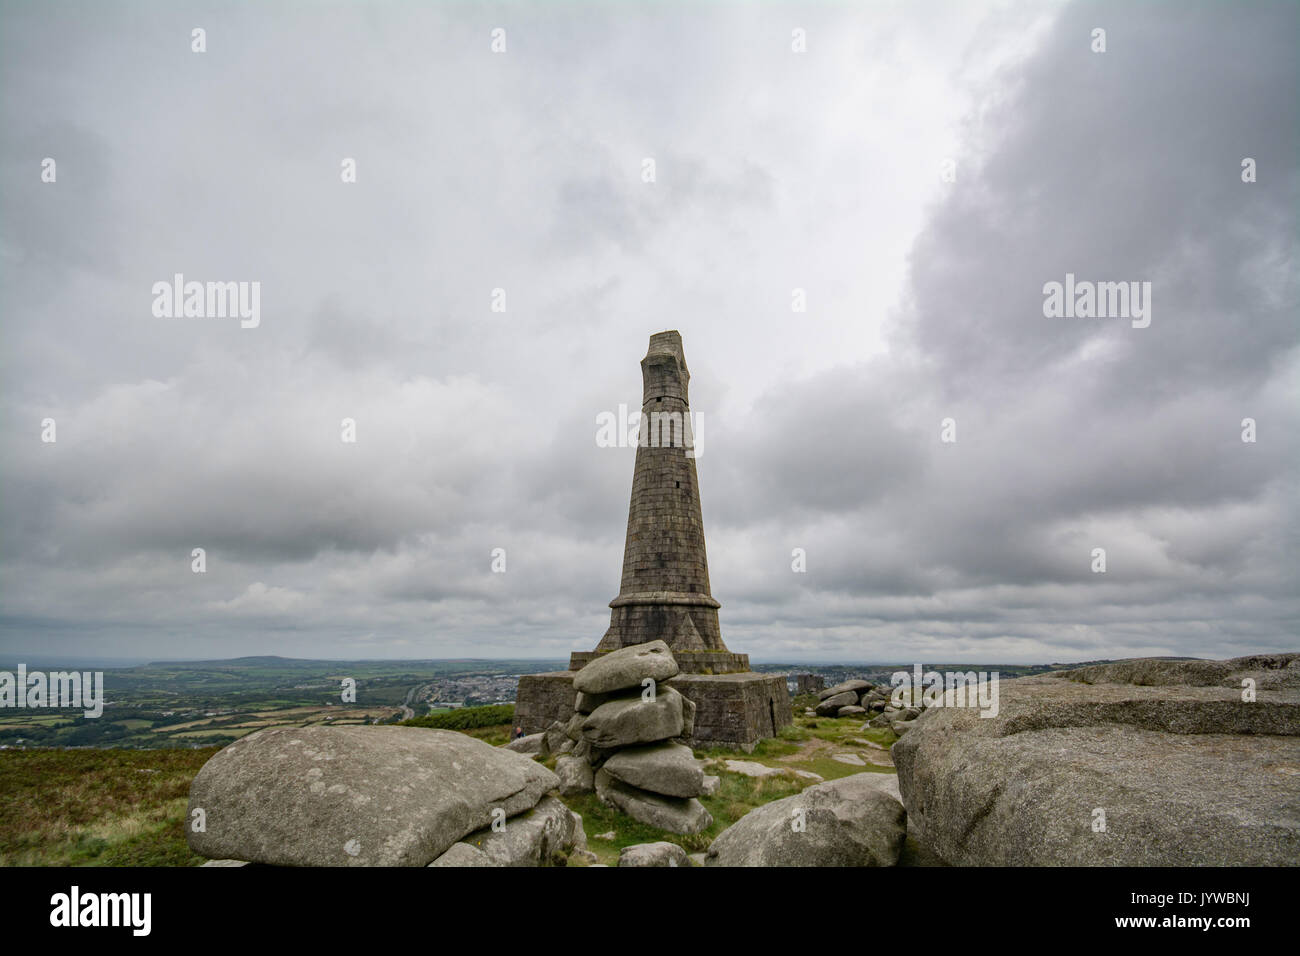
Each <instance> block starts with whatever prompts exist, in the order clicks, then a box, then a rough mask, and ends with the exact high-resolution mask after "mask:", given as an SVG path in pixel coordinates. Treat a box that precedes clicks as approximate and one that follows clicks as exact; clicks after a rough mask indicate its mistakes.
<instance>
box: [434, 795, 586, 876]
mask: <svg viewBox="0 0 1300 956" xmlns="http://www.w3.org/2000/svg"><path fill="white" fill-rule="evenodd" d="M579 834H582V835H581V837H579ZM460 842H461V843H462V844H464V845H467V846H470V847H472V848H473V849H475V850H478V851H479V852H481V853H482V854H483V855H484V856H486V857H487V858H488V860H489V861H490V864H491V865H494V866H554V865H556V864H560V865H563V863H564V861H565V860H566V859H567V857H568V854H569V851H571V850H573V849H574V847H575V846H581V847H584V848H585V847H586V845H587V837H586V834H585V833H582V818H581V817H580V816H578V815H577V814H576V813H573V812H572V811H571V810H569V808H568V807H566V806H565V805H564V804H562V803H561V802H560V801H559V800H557V799H555V798H554V797H549V796H548V797H542V799H541V800H540V801H538V803H537V806H535V807H534V808H533V809H531V810H527V811H525V812H524V813H521V814H519V815H518V816H515V817H511V818H510V819H508V820H506V821H505V825H504V826H503V827H502V828H501V829H500V830H493V829H492V828H491V827H490V826H488V827H485V828H483V829H481V830H478V831H476V832H474V833H471V834H470V835H469V836H467V837H465V838H464V839H462V840H461V841H460ZM443 855H444V856H445V855H446V854H443ZM439 859H441V857H440V858H439Z"/></svg>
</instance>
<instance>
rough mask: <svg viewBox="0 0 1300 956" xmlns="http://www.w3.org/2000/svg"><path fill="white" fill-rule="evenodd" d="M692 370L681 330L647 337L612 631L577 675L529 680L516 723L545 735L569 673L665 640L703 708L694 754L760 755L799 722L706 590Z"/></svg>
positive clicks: (680, 680) (567, 709) (683, 681)
mask: <svg viewBox="0 0 1300 956" xmlns="http://www.w3.org/2000/svg"><path fill="white" fill-rule="evenodd" d="M690 377H691V376H690V372H689V370H688V369H687V367H686V356H685V354H684V353H683V351H682V337H681V335H679V334H678V333H677V332H658V333H656V334H654V335H652V336H650V347H649V349H648V350H647V352H646V356H645V358H643V359H642V360H641V379H642V385H643V389H642V397H641V425H640V430H639V434H638V443H637V450H636V465H635V467H634V469H633V473H632V498H631V503H630V504H629V506H628V515H627V539H626V542H625V544H624V547H623V577H622V581H621V583H620V586H619V593H618V596H617V597H616V598H614V600H612V601H610V602H609V606H610V622H609V629H608V630H607V631H606V632H605V636H604V637H602V638H601V640H600V643H599V644H597V645H596V648H595V649H594V650H592V651H576V652H574V653H573V655H572V656H571V657H570V660H569V671H567V672H566V671H559V672H555V673H552V674H533V675H529V676H527V677H524V678H521V679H520V682H519V693H518V697H517V699H516V704H515V723H516V724H520V725H522V726H523V728H524V730H525V731H526V732H530V733H532V732H535V731H538V730H543V729H545V728H546V727H548V726H550V724H551V722H552V721H554V720H567V719H568V717H569V716H570V715H571V714H572V713H573V702H574V695H573V690H572V672H574V671H577V670H579V669H581V668H582V667H583V666H585V665H586V664H588V663H590V662H591V661H592V660H595V659H596V658H597V657H599V656H600V655H602V654H606V653H608V652H610V651H615V650H618V649H619V648H621V647H627V646H629V645H633V644H644V643H646V642H647V641H654V640H662V641H664V642H665V643H666V644H667V645H668V646H669V648H671V649H672V652H673V656H674V658H676V660H677V663H678V666H679V667H680V668H681V670H682V675H681V676H679V677H677V678H675V679H674V680H673V681H671V682H670V684H671V686H674V687H676V688H677V690H678V691H679V692H681V693H682V694H684V695H686V696H687V697H689V698H691V699H692V700H694V701H695V704H696V707H697V717H696V730H695V735H694V738H693V741H692V742H693V743H694V744H695V745H696V746H708V745H711V744H724V745H740V746H742V747H746V748H748V747H751V746H752V745H753V744H754V743H756V742H757V741H758V740H760V739H762V738H763V737H771V736H774V735H775V734H776V732H777V731H778V730H779V729H780V728H781V727H782V726H784V725H785V724H788V723H790V721H791V719H792V717H791V713H790V700H789V694H788V692H787V691H786V686H785V679H784V677H781V676H777V675H762V674H754V673H752V672H750V670H749V656H748V655H747V654H733V653H732V652H731V651H730V650H728V649H727V645H726V644H725V643H723V640H722V631H721V628H720V627H719V624H718V608H719V607H720V606H721V605H720V604H719V603H718V602H717V601H716V600H714V598H713V595H712V593H711V591H710V588H709V563H708V559H707V557H706V554H705V549H704V520H703V517H702V515H701V510H700V494H699V479H698V476H697V474H696V467H695V444H694V440H693V433H692V430H691V426H692V423H691V416H690V394H689V384H690Z"/></svg>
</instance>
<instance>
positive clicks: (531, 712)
mask: <svg viewBox="0 0 1300 956" xmlns="http://www.w3.org/2000/svg"><path fill="white" fill-rule="evenodd" d="M735 656H744V655H735ZM573 675H574V672H573V671H553V672H551V673H549V674H528V675H526V676H524V677H521V678H519V692H518V695H517V696H516V698H515V724H516V725H517V726H520V727H522V728H523V730H524V733H526V734H535V733H539V732H541V731H543V730H545V729H546V728H547V727H549V726H550V725H551V724H552V723H553V722H555V721H557V720H558V721H561V722H564V721H567V720H568V719H569V718H570V717H572V716H573V704H574V698H575V696H576V694H575V692H574V690H573ZM666 684H667V686H669V687H672V688H674V689H676V690H677V692H678V693H680V694H681V695H682V696H683V697H687V698H689V699H690V700H692V701H694V702H695V734H694V736H693V737H692V738H691V740H690V745H691V746H692V747H695V748H697V749H704V748H708V747H727V748H737V749H740V750H744V751H745V752H746V753H748V752H750V751H752V750H753V749H754V745H755V744H757V743H758V742H759V741H760V740H762V739H764V738H765V737H775V736H776V735H777V733H778V732H779V731H780V730H781V728H782V727H784V726H786V725H787V724H790V723H791V722H793V720H794V715H793V713H792V712H791V710H790V694H789V692H788V691H787V690H786V685H785V677H784V676H782V675H780V674H755V673H753V672H752V671H745V672H743V673H738V674H679V675H677V676H676V677H674V678H673V679H672V680H670V681H667V682H666Z"/></svg>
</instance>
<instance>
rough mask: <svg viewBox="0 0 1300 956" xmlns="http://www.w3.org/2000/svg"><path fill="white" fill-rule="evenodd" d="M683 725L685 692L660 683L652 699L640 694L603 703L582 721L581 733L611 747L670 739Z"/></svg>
mask: <svg viewBox="0 0 1300 956" xmlns="http://www.w3.org/2000/svg"><path fill="white" fill-rule="evenodd" d="M682 728H683V722H682V695H681V694H679V693H677V691H675V690H673V689H672V688H671V687H661V688H659V693H657V694H656V695H655V698H654V699H653V700H644V699H642V698H641V697H640V696H639V695H638V696H636V697H632V698H627V699H622V700H611V701H608V702H607V703H604V704H601V705H600V706H599V707H597V708H596V709H595V710H594V711H592V712H591V713H590V714H589V715H588V716H587V719H586V720H585V721H583V723H582V736H583V738H584V739H585V740H586V741H587V742H588V743H590V744H591V745H592V746H593V747H598V748H600V749H604V750H610V749H613V748H616V747H632V746H635V745H637V744H648V743H654V742H655V741H659V740H668V739H671V738H673V737H677V736H680V735H681V733H682Z"/></svg>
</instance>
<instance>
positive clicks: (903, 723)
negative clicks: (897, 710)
mask: <svg viewBox="0 0 1300 956" xmlns="http://www.w3.org/2000/svg"><path fill="white" fill-rule="evenodd" d="M915 723H916V721H914V720H896V721H894V722H893V723H892V724H890V725H889V726H890V727H891V728H892V729H893V731H894V733H896V734H898V736H900V737H901V736H903V734H905V733H907V732H908V731H909V730H911V729H912V725H913V724H915Z"/></svg>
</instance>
